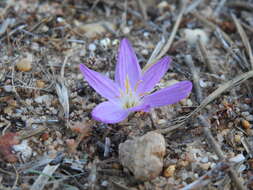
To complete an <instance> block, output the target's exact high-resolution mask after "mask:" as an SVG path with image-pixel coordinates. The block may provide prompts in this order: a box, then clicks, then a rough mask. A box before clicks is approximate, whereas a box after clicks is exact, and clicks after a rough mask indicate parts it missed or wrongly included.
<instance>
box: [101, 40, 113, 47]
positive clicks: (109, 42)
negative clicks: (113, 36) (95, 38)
mask: <svg viewBox="0 0 253 190" xmlns="http://www.w3.org/2000/svg"><path fill="white" fill-rule="evenodd" d="M110 45H111V40H110V39H109V38H104V39H102V40H100V46H102V47H103V48H108V47H109V46H110Z"/></svg>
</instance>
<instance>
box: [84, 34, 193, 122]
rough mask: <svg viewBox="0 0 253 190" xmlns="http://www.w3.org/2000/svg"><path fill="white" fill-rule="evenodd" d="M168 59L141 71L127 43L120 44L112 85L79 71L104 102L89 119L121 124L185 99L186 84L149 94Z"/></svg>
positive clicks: (101, 77)
mask: <svg viewBox="0 0 253 190" xmlns="http://www.w3.org/2000/svg"><path fill="white" fill-rule="evenodd" d="M170 62H171V58H170V57H168V56H166V57H164V58H162V59H161V60H160V61H158V62H157V63H155V64H153V65H152V66H150V68H149V69H148V70H146V71H145V72H142V71H141V68H140V65H139V63H138V60H137V57H136V54H135V52H134V50H133V48H132V46H131V44H130V43H129V41H128V40H127V39H123V40H122V41H121V43H120V47H119V53H118V60H117V65H116V71H115V79H114V81H113V80H111V79H109V78H108V77H106V76H104V75H102V74H100V73H98V72H96V71H93V70H91V69H89V68H88V67H86V66H85V65H83V64H81V65H80V70H81V72H82V73H83V75H84V78H85V79H86V81H87V82H88V83H89V85H90V86H91V87H92V88H93V89H94V90H95V91H97V93H99V94H100V95H101V96H102V97H104V98H106V99H107V100H108V101H106V102H102V103H100V104H99V105H97V106H96V107H95V108H94V109H93V111H92V117H93V119H95V120H97V121H101V122H104V123H117V122H120V121H123V120H124V119H126V118H127V116H128V115H129V114H130V113H131V112H135V111H144V112H148V111H149V110H150V109H151V108H156V107H160V106H164V105H169V104H174V103H176V102H178V101H180V100H182V99H184V98H186V97H187V96H188V95H189V94H190V92H191V89H192V83H191V82H190V81H182V82H178V83H176V84H173V85H171V86H169V87H166V88H163V89H161V90H158V91H156V92H154V93H150V92H152V90H153V88H154V86H155V85H156V83H158V82H159V81H160V79H161V78H162V77H163V75H164V74H165V73H166V72H167V70H168V68H169V65H170Z"/></svg>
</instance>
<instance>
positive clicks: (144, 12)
mask: <svg viewBox="0 0 253 190" xmlns="http://www.w3.org/2000/svg"><path fill="white" fill-rule="evenodd" d="M137 4H138V6H139V9H140V10H141V14H142V15H143V18H144V20H148V15H147V9H146V5H145V4H144V3H143V0H137Z"/></svg>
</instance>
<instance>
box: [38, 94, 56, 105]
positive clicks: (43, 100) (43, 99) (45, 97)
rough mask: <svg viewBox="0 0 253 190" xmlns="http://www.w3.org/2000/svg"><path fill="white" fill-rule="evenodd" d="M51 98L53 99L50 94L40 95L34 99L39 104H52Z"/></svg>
mask: <svg viewBox="0 0 253 190" xmlns="http://www.w3.org/2000/svg"><path fill="white" fill-rule="evenodd" d="M51 100H52V97H51V96H49V95H43V96H38V97H36V98H35V99H34V101H35V102H36V103H38V104H42V103H47V104H50V102H51Z"/></svg>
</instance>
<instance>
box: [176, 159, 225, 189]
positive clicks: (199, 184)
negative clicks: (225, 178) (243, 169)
mask: <svg viewBox="0 0 253 190" xmlns="http://www.w3.org/2000/svg"><path fill="white" fill-rule="evenodd" d="M229 167H230V165H229V164H228V163H226V162H224V161H223V162H220V163H218V164H217V165H216V166H215V167H214V168H213V169H212V170H210V171H209V172H207V173H206V174H204V175H203V176H201V177H200V178H199V179H198V180H196V181H194V182H192V183H190V184H188V185H187V186H185V187H184V188H182V189H181V190H197V189H202V188H203V187H204V186H206V185H207V184H208V183H210V182H211V181H212V180H213V178H217V177H219V176H218V175H219V174H223V175H224V172H226V171H227V170H228V169H229Z"/></svg>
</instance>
